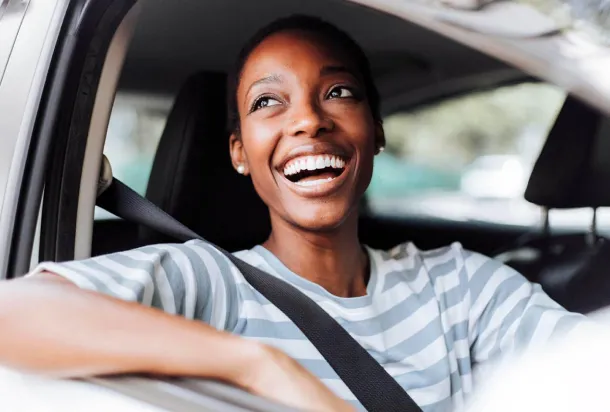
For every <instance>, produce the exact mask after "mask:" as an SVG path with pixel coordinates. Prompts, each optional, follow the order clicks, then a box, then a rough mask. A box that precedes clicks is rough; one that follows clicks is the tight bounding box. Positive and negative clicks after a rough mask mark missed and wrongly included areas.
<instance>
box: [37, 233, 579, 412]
mask: <svg viewBox="0 0 610 412" xmlns="http://www.w3.org/2000/svg"><path fill="white" fill-rule="evenodd" d="M366 251H367V253H368V255H369V259H370V267H371V273H370V280H369V282H368V286H367V294H366V295H365V296H361V297H354V298H340V297H337V296H334V295H332V294H330V293H329V292H327V291H326V290H325V289H323V288H322V287H321V286H319V285H317V284H315V283H313V282H310V281H308V280H306V279H304V278H302V277H300V276H298V275H297V274H295V273H293V272H291V271H290V270H289V269H288V268H287V267H286V266H284V265H283V264H282V262H280V260H279V259H277V258H276V257H275V256H274V255H273V254H272V253H271V252H269V251H268V250H267V249H265V248H264V247H262V246H256V247H254V248H253V249H251V250H247V251H242V252H238V253H236V256H238V257H239V258H241V259H243V260H244V261H246V262H248V263H250V264H252V265H254V266H256V267H258V268H260V269H262V270H264V271H266V272H267V273H269V274H271V275H273V276H277V277H279V278H281V279H283V280H285V281H288V282H289V283H291V284H292V285H294V286H295V287H297V288H298V289H299V290H301V291H302V292H303V293H305V294H306V295H307V296H309V297H310V298H311V299H313V300H314V301H316V302H317V303H318V304H319V305H320V306H321V307H322V309H324V310H325V311H326V312H327V313H328V314H329V315H331V316H332V317H333V318H334V319H336V320H337V321H338V322H339V323H340V324H341V325H342V326H343V327H344V328H345V329H346V330H347V331H348V332H349V333H350V335H351V336H352V337H353V338H354V339H356V340H357V341H358V342H359V343H360V344H361V345H362V346H363V347H364V348H365V349H366V350H367V351H368V352H369V353H370V354H371V355H372V356H373V357H374V358H375V359H376V360H377V361H378V362H379V363H380V364H381V365H383V367H384V368H385V369H386V370H387V371H388V372H389V373H390V374H391V375H392V376H393V377H394V378H395V379H396V380H397V381H398V383H399V384H400V385H401V386H402V387H403V388H405V389H406V390H407V391H408V393H409V394H410V395H411V397H412V398H413V399H414V400H415V401H416V403H417V404H419V405H420V406H421V407H422V409H423V410H424V411H426V412H429V411H447V410H452V409H460V408H462V407H463V405H464V404H465V400H466V399H467V397H468V395H469V394H470V393H471V392H472V390H473V379H474V378H473V367H474V366H476V365H477V364H479V363H483V362H486V361H489V360H493V359H495V358H497V357H498V356H499V355H503V354H507V353H510V352H513V351H514V350H515V349H517V348H526V347H532V346H533V345H537V344H541V343H544V342H546V341H548V340H549V338H550V337H551V336H553V335H554V334H557V333H558V332H559V331H567V330H569V329H571V328H572V327H573V326H575V325H576V324H578V323H580V322H581V321H582V319H583V317H582V316H581V315H576V314H571V313H569V312H566V311H565V310H564V309H562V308H561V307H560V306H559V305H558V304H556V303H555V302H554V301H552V300H551V299H550V298H549V297H548V296H547V295H546V294H545V293H544V292H543V291H542V290H541V288H540V287H539V286H538V285H535V284H532V283H530V282H528V281H527V280H526V279H525V278H524V277H523V276H521V275H520V274H519V273H517V272H515V271H514V270H512V269H511V268H509V267H507V266H504V265H503V264H501V263H500V262H498V261H496V260H493V259H490V258H487V257H485V256H483V255H480V254H478V253H474V252H470V251H467V250H464V249H463V248H462V246H461V245H460V244H458V243H455V244H452V245H450V246H448V247H445V248H442V249H437V250H432V251H421V250H419V249H418V248H417V247H415V246H414V245H413V244H412V243H406V244H402V245H399V246H397V247H396V248H394V249H393V250H391V251H389V252H385V251H379V250H374V249H371V248H368V247H367V248H366ZM43 270H46V271H50V272H53V273H56V274H59V275H61V276H64V277H66V278H67V279H69V280H71V281H72V282H74V283H76V284H77V285H78V286H80V287H81V288H84V289H89V290H94V291H98V292H100V293H104V294H107V295H111V296H114V297H116V298H119V299H124V300H129V301H138V302H141V303H142V304H144V305H148V306H152V307H157V308H160V309H162V310H164V311H165V312H168V313H172V314H179V315H182V316H185V317H187V318H190V319H199V320H201V321H203V322H206V323H208V324H210V325H212V326H214V327H215V328H217V329H221V330H225V331H229V332H232V333H235V334H238V335H241V336H243V337H245V338H247V339H254V340H257V341H260V342H264V343H266V344H269V345H273V346H275V347H277V348H280V349H282V350H283V351H285V352H286V353H287V354H288V355H290V356H292V357H293V358H295V359H296V360H298V361H299V362H300V363H301V364H302V365H304V366H305V367H306V368H307V369H309V370H310V371H311V372H312V373H313V374H314V375H316V376H318V377H319V378H320V379H321V380H322V381H323V382H324V383H325V384H326V385H328V386H329V387H330V388H331V389H332V390H333V391H334V392H335V393H336V394H338V395H339V396H340V397H342V398H344V399H346V400H348V401H350V402H352V403H353V404H354V405H355V406H357V407H358V408H362V406H361V405H360V404H359V402H358V401H357V400H356V397H355V396H354V394H353V393H351V391H350V390H349V389H348V388H347V386H345V384H344V383H343V382H342V381H341V380H340V379H339V377H338V376H337V374H336V373H335V372H334V370H333V369H332V368H331V367H330V365H329V364H328V363H327V362H326V361H325V360H324V359H323V358H322V356H321V355H320V353H319V352H318V351H317V350H316V348H315V347H314V346H313V345H312V344H311V343H310V342H309V341H308V340H307V338H306V337H305V336H304V335H303V333H302V332H301V331H300V330H299V329H298V328H297V327H296V326H295V325H294V324H293V323H292V322H291V321H290V320H289V319H288V318H287V317H286V315H284V314H283V313H282V312H280V310H279V309H277V308H276V307H275V306H274V305H273V304H271V303H270V302H269V301H268V300H267V299H266V298H265V297H263V296H262V295H261V294H260V293H258V292H257V291H256V290H255V289H254V288H253V287H252V286H250V285H249V284H248V283H247V282H246V280H245V279H244V277H243V276H242V274H241V273H240V272H239V270H238V269H237V268H236V267H235V266H234V265H233V264H232V263H231V262H230V261H229V260H228V259H227V258H226V257H225V256H223V255H222V254H221V253H220V252H218V251H217V250H216V249H215V248H213V247H212V246H210V245H207V244H205V243H203V242H201V241H197V240H194V241H190V242H187V243H185V244H166V245H156V246H146V247H143V248H140V249H136V250H131V251H127V252H120V253H116V254H111V255H106V256H100V257H95V258H91V259H88V260H83V261H74V262H67V263H61V264H58V263H51V262H47V263H42V264H41V265H40V266H39V267H38V268H37V269H36V270H35V272H41V271H43Z"/></svg>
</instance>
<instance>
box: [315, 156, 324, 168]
mask: <svg viewBox="0 0 610 412" xmlns="http://www.w3.org/2000/svg"><path fill="white" fill-rule="evenodd" d="M325 167H326V165H325V164H324V157H323V156H318V157H316V169H324V168H325Z"/></svg>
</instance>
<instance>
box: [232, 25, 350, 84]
mask: <svg viewBox="0 0 610 412" xmlns="http://www.w3.org/2000/svg"><path fill="white" fill-rule="evenodd" d="M326 65H333V66H336V65H340V66H345V67H347V68H349V69H351V70H352V71H353V72H354V73H358V71H357V68H356V67H355V64H354V62H353V59H351V58H350V57H349V56H348V55H347V54H346V53H345V52H344V51H343V50H341V48H340V47H339V46H338V44H337V42H336V41H333V40H332V39H327V38H324V37H323V36H321V35H319V34H316V33H312V32H307V31H301V30H298V31H297V30H291V31H282V32H278V33H274V34H272V35H270V36H269V37H267V38H265V39H264V40H263V41H262V42H261V43H259V44H258V45H257V46H256V47H255V48H254V49H253V50H252V52H251V53H250V55H249V56H248V58H247V59H246V62H245V64H244V66H243V69H242V72H241V81H240V86H241V83H242V82H247V81H253V80H256V79H253V78H252V77H259V76H263V75H269V74H272V73H274V72H275V71H278V70H281V71H290V72H293V73H295V74H297V73H299V72H303V71H307V70H310V69H311V70H315V71H316V72H319V70H320V68H321V67H323V66H326Z"/></svg>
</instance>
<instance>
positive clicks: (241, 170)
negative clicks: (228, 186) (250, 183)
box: [237, 165, 246, 175]
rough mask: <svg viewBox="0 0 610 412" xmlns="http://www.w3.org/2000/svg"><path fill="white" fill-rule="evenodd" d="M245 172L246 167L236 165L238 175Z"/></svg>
mask: <svg viewBox="0 0 610 412" xmlns="http://www.w3.org/2000/svg"><path fill="white" fill-rule="evenodd" d="M245 172H246V168H245V167H244V165H239V166H237V173H239V174H240V175H243V174H244V173H245Z"/></svg>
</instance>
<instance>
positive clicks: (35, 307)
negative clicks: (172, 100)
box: [0, 16, 583, 411]
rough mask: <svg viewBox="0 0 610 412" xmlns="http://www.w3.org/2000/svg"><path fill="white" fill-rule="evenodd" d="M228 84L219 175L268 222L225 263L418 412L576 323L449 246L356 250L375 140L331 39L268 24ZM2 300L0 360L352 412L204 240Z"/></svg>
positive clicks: (346, 41) (359, 88) (293, 22)
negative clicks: (298, 295)
mask: <svg viewBox="0 0 610 412" xmlns="http://www.w3.org/2000/svg"><path fill="white" fill-rule="evenodd" d="M229 81H230V86H231V87H230V88H229V90H230V95H229V111H230V113H231V117H230V120H231V123H230V124H231V128H232V134H231V137H230V154H231V159H232V162H233V167H234V169H235V171H236V173H240V174H241V175H243V176H244V177H243V178H244V179H247V178H250V179H251V180H252V183H253V184H254V187H255V188H256V191H257V193H258V195H259V196H260V197H261V198H262V200H263V201H264V203H265V204H266V205H267V207H268V209H269V214H270V217H271V224H272V231H271V234H270V235H269V238H268V239H267V240H266V241H265V242H264V243H263V244H262V245H258V246H255V247H254V248H252V249H250V250H244V251H241V252H237V253H236V254H235V256H237V257H238V258H240V259H242V260H244V261H246V262H248V263H250V264H251V265H254V266H256V267H258V268H260V269H261V270H263V271H265V272H267V273H268V274H269V276H275V277H277V278H279V279H281V280H283V281H285V282H288V283H290V284H291V285H293V286H294V287H296V288H297V289H299V290H300V291H301V292H302V293H303V294H305V295H307V296H308V297H310V298H311V299H312V300H314V301H315V302H316V303H317V304H318V305H319V306H320V307H321V308H323V309H324V310H325V311H326V312H327V313H328V314H329V315H330V316H332V317H333V318H335V319H336V320H337V321H338V322H339V323H340V324H341V326H343V327H344V328H345V329H346V330H347V331H348V332H349V334H350V335H351V336H352V337H353V338H354V339H355V340H357V342H358V343H360V344H361V345H362V346H363V347H364V348H365V349H366V350H367V351H368V352H369V354H370V355H371V356H372V357H373V358H374V359H375V360H376V361H378V362H379V363H380V364H381V365H382V366H383V368H384V369H385V371H387V373H388V374H389V375H391V377H392V378H393V379H394V380H395V381H396V382H397V383H398V384H399V385H400V387H401V388H402V389H404V390H405V391H407V392H408V393H409V395H410V396H411V397H412V398H413V399H414V400H415V402H416V403H417V404H418V405H419V406H421V408H422V409H423V410H424V411H433V410H435V411H437V410H449V409H451V408H453V407H457V408H459V407H461V406H463V405H464V404H465V401H466V399H467V397H468V396H469V395H470V394H471V392H472V391H473V386H474V382H473V368H474V366H475V365H477V364H479V363H485V362H488V361H491V360H495V359H497V358H498V357H500V356H503V355H506V354H507V353H513V352H515V351H516V350H519V349H525V348H530V347H533V346H539V345H543V344H545V343H546V342H547V341H548V340H550V339H551V338H552V337H554V336H556V335H557V334H559V333H564V332H566V331H572V330H573V329H574V327H576V326H577V325H579V324H580V323H581V322H582V319H583V318H582V317H581V316H580V315H575V314H570V313H568V312H566V311H565V310H564V309H562V308H561V307H560V306H559V305H557V304H556V303H555V302H553V301H552V300H551V299H549V298H548V296H547V295H546V294H545V293H544V292H542V290H541V289H540V287H539V286H537V285H532V284H530V283H529V282H528V281H526V280H525V279H524V278H523V277H522V276H521V275H520V274H518V273H517V272H515V271H514V270H512V269H510V268H508V267H506V266H504V265H502V264H501V263H499V262H497V261H494V260H492V259H489V258H487V257H485V256H483V255H480V254H477V253H474V252H470V251H467V250H464V249H463V248H462V246H461V245H459V244H457V243H455V244H452V245H449V246H446V247H444V248H440V249H437V250H432V251H422V250H420V249H418V248H417V247H416V246H415V245H413V244H412V243H405V244H402V245H398V246H396V247H395V248H393V249H392V250H390V251H382V250H375V249H372V248H370V247H368V246H366V245H362V244H361V242H360V241H359V238H358V212H359V211H358V208H359V205H360V201H361V199H362V196H363V194H364V192H365V190H366V189H367V187H368V185H369V183H370V182H371V176H372V171H373V159H374V157H375V155H376V154H378V153H379V152H380V151H382V149H383V147H384V144H385V137H384V132H383V127H382V122H381V117H380V115H379V99H378V97H377V90H376V88H375V85H374V83H373V81H372V77H371V75H370V69H369V65H368V61H367V59H366V57H365V55H364V53H363V52H362V50H361V49H360V48H359V47H358V45H356V44H355V43H354V42H353V40H351V39H350V38H349V37H348V36H347V35H346V34H345V33H343V32H342V31H340V30H339V29H337V28H335V27H334V26H332V25H330V24H327V23H325V22H323V21H320V20H318V19H316V18H311V17H303V16H297V17H290V18H287V19H282V20H279V21H277V22H275V23H272V24H271V25H270V26H268V27H266V28H264V29H262V31H260V32H259V33H258V34H257V35H255V36H254V38H253V39H252V41H250V42H249V43H248V44H247V45H246V46H245V47H244V49H243V51H242V53H241V54H240V56H239V58H238V62H237V65H236V70H235V71H234V73H233V75H232V76H230V78H229ZM242 213H248V211H247V210H243V212H242ZM74 285H76V286H78V287H80V288H82V289H88V290H89V291H93V292H95V293H91V292H84V291H81V290H79V289H78V288H76V287H74ZM102 295H106V296H102ZM9 300H10V301H11V304H10V309H11V311H10V313H19V316H18V317H15V316H11V315H10V313H9V311H8V310H6V311H5V310H3V307H0V313H2V314H3V317H2V319H1V322H0V327H1V328H2V330H3V332H4V334H3V338H2V341H1V342H2V345H0V362H2V363H6V364H10V365H16V366H20V367H27V368H30V369H34V370H37V371H44V372H49V371H51V372H52V373H54V374H59V375H63V376H83V375H91V374H106V373H125V372H148V373H154V374H164V375H167V374H169V375H187V376H203V377H210V378H215V379H221V380H224V381H228V382H230V383H233V384H235V385H239V386H242V387H244V388H247V389H249V390H251V391H252V392H254V393H257V394H259V395H262V396H266V397H269V398H271V399H274V400H277V401H280V402H283V403H286V404H289V405H292V406H295V407H299V408H302V409H308V410H317V411H342V410H345V411H347V410H352V409H353V408H357V409H363V406H362V403H361V401H362V398H361V397H360V395H361V394H359V393H354V392H352V391H351V390H350V388H348V387H347V386H346V385H345V383H344V382H343V381H342V380H341V379H340V378H339V376H338V375H337V373H336V371H335V370H334V369H333V367H331V365H330V364H329V363H328V362H327V360H326V359H325V358H323V357H322V356H321V354H320V352H319V351H318V350H317V349H316V347H315V346H313V344H312V343H311V342H310V341H309V340H308V339H307V337H306V336H305V335H304V334H303V332H302V331H301V330H300V329H299V328H298V327H297V326H296V325H295V324H294V323H293V322H292V321H291V320H290V319H289V318H288V317H286V315H285V314H284V313H282V312H281V311H280V310H279V309H278V308H277V307H276V306H274V305H273V304H272V303H271V302H269V300H267V299H266V298H265V297H264V296H263V295H261V294H260V293H259V292H257V290H256V289H254V288H253V287H252V286H251V285H250V284H249V283H248V282H247V281H246V278H245V277H244V275H243V274H242V273H241V272H240V271H239V269H238V268H237V267H236V266H235V265H233V263H231V261H230V260H229V259H228V258H227V257H226V256H224V255H223V254H221V253H220V252H219V251H218V250H217V249H215V248H214V247H213V246H211V245H210V244H208V243H205V242H201V241H191V242H187V243H185V244H181V245H176V244H165V245H156V246H147V247H144V248H140V249H136V250H132V251H128V252H121V253H117V254H113V255H107V256H100V257H96V258H92V259H88V260H84V261H75V262H66V263H50V262H49V263H43V264H41V265H39V266H38V267H37V268H36V269H35V270H34V272H33V273H32V274H30V275H29V276H28V277H27V278H26V279H22V280H17V281H13V282H9V283H8V284H5V285H2V287H1V288H0V304H2V302H8V301H9ZM122 301H134V302H138V303H140V304H141V305H138V304H133V303H126V302H122ZM15 306H18V307H17V308H15ZM144 306H149V307H152V308H153V309H151V308H147V307H144ZM40 308H44V310H42V311H41V310H40ZM158 309H161V310H158ZM163 312H165V313H163ZM6 313H9V314H8V315H5V314H6ZM24 314H25V315H24ZM170 315H181V317H177V316H170ZM24 318H27V322H24ZM184 318H186V319H189V320H197V321H199V322H191V321H188V320H185V319H184ZM57 319H62V322H61V324H59V323H58V322H57V321H56V320H57ZM74 329H78V330H79V331H80V332H81V333H80V334H79V335H78V336H76V337H74V336H71V335H72V331H73V330H74ZM240 337H244V338H247V339H241V338H240ZM32 342H35V348H34V347H33V345H34V344H32ZM40 342H44V344H43V345H40ZM102 342H103V343H102ZM168 348H171V349H172V350H170V351H168ZM41 351H42V353H41ZM287 355H288V356H287ZM362 373H367V371H362ZM399 389H400V388H399Z"/></svg>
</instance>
